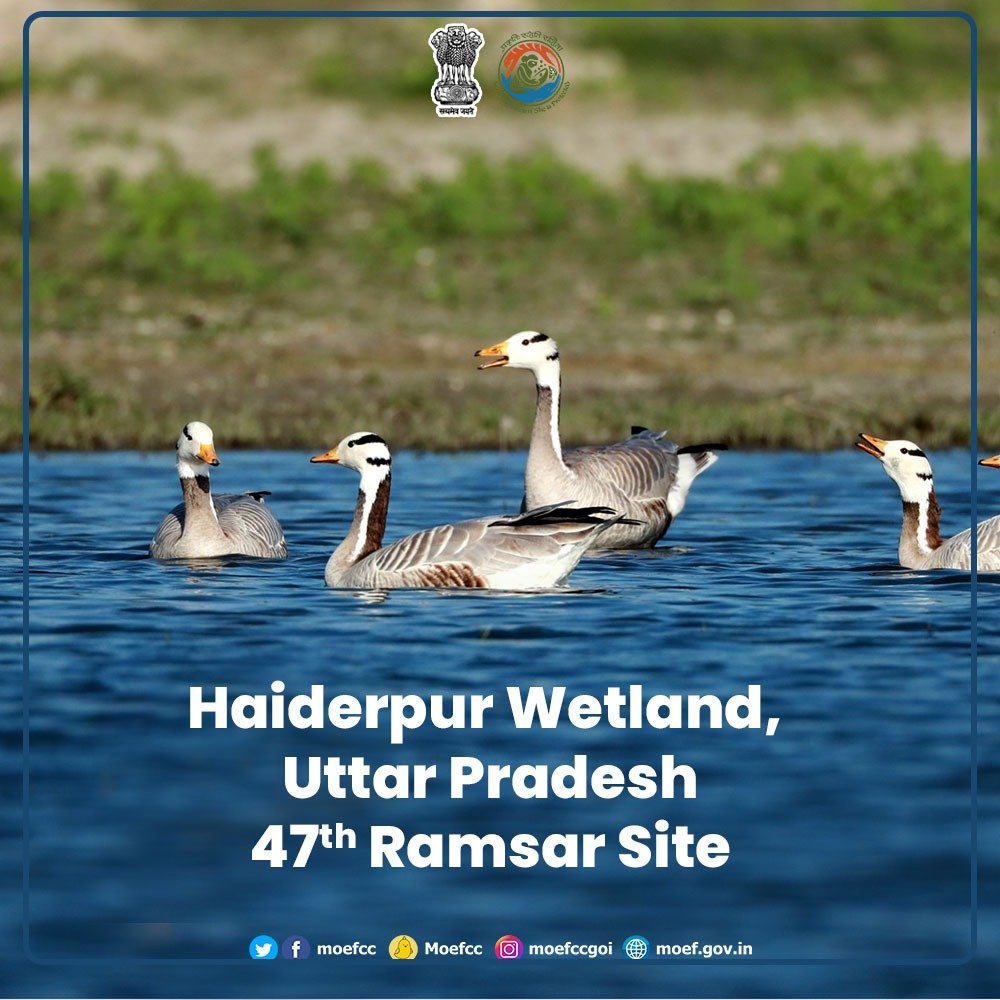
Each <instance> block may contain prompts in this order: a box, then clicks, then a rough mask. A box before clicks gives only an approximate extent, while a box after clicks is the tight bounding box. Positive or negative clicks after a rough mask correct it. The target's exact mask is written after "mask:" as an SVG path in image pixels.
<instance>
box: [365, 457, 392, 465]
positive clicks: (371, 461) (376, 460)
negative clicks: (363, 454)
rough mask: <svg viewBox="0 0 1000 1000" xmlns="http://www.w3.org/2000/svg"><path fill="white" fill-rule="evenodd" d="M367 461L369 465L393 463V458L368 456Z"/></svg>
mask: <svg viewBox="0 0 1000 1000" xmlns="http://www.w3.org/2000/svg"><path fill="white" fill-rule="evenodd" d="M365 461H366V462H367V463H368V464H369V465H392V459H391V458H366V459H365Z"/></svg>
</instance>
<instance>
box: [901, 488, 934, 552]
mask: <svg viewBox="0 0 1000 1000" xmlns="http://www.w3.org/2000/svg"><path fill="white" fill-rule="evenodd" d="M940 526H941V507H940V505H939V504H938V501H937V496H936V495H935V493H934V490H933V489H932V490H931V491H930V492H929V493H928V494H927V495H926V496H924V497H921V498H920V499H919V500H903V528H902V531H901V533H900V536H899V550H900V557H901V561H902V557H903V554H904V552H905V553H908V554H909V555H911V556H913V555H915V556H918V557H926V556H929V555H931V554H932V553H933V552H934V550H935V549H938V548H940V547H941V544H942V539H941V530H940Z"/></svg>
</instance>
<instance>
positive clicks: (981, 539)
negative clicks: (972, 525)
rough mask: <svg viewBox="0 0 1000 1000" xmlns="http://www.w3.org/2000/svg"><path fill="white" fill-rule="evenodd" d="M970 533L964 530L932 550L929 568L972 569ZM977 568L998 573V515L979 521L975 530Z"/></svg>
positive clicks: (999, 540)
mask: <svg viewBox="0 0 1000 1000" xmlns="http://www.w3.org/2000/svg"><path fill="white" fill-rule="evenodd" d="M971 536H972V532H971V531H970V529H968V528H966V529H965V531H960V532H959V533H958V534H957V535H952V536H951V538H949V539H947V540H946V541H945V542H944V543H943V544H942V545H940V546H938V548H936V549H935V550H934V554H933V556H932V559H931V563H930V566H931V567H939V568H946V569H971V568H972V537H971ZM976 545H977V549H978V557H979V558H978V568H979V569H980V570H982V571H985V572H996V571H1000V514H998V515H997V516H996V517H991V518H989V519H988V520H986V521H980V522H979V524H978V525H977V528H976Z"/></svg>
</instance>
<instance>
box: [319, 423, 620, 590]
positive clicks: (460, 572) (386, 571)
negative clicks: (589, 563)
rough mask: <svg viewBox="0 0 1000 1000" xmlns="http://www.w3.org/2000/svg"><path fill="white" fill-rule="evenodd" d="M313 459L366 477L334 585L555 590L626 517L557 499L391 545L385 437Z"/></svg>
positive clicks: (334, 559) (337, 553)
mask: <svg viewBox="0 0 1000 1000" xmlns="http://www.w3.org/2000/svg"><path fill="white" fill-rule="evenodd" d="M311 461H312V462H316V463H332V464H337V465H344V466H346V467H348V468H351V469H354V470H355V471H357V472H359V473H360V475H361V485H360V488H359V491H358V499H357V504H356V506H355V511H354V519H353V521H352V523H351V527H350V529H349V531H348V533H347V536H346V537H345V538H344V540H343V541H342V542H341V543H340V545H338V546H337V548H336V549H335V550H334V552H333V554H332V555H331V556H330V558H329V560H328V561H327V564H326V569H325V571H324V579H325V580H326V583H327V585H328V586H330V587H337V588H347V589H379V590H382V589H386V590H389V589H396V588H412V587H430V588H452V587H460V588H492V589H497V590H539V589H548V588H550V587H555V586H558V585H559V584H561V583H563V582H564V581H565V580H566V578H567V577H568V576H569V574H570V573H571V572H572V571H573V569H574V568H575V567H576V565H577V563H578V562H579V561H580V558H581V557H582V556H583V553H584V552H585V551H587V549H588V548H590V547H591V545H593V544H594V542H595V541H596V540H597V539H598V538H599V537H600V535H601V534H602V533H603V532H604V531H607V530H609V529H610V528H611V527H613V526H614V525H615V524H616V523H617V521H618V519H619V518H620V515H617V514H616V513H615V512H614V511H610V510H605V509H603V508H602V509H598V510H583V509H577V508H572V509H569V508H567V507H566V505H564V504H553V505H548V506H546V507H542V508H540V509H536V510H531V511H528V512H527V513H524V514H518V515H510V516H496V517H477V518H472V519H471V520H467V521H458V522H455V523H452V524H442V525H438V526H436V527H433V528H428V529H426V530H424V531H418V532H416V533H414V534H412V535H408V536H406V537H405V538H401V539H399V540H398V541H395V542H393V543H391V544H390V545H386V546H383V545H382V539H383V537H384V534H385V527H386V521H387V518H388V512H389V494H390V490H391V482H392V472H391V468H392V465H391V456H390V454H389V449H388V446H387V445H386V444H385V442H384V441H383V440H382V439H381V438H380V437H379V436H378V435H376V434H372V433H371V432H368V431H360V432H357V433H355V434H352V435H349V436H348V437H346V438H344V440H343V441H341V442H340V444H339V445H338V446H337V447H336V448H333V449H331V450H330V451H328V452H324V453H323V454H321V455H315V456H314V457H313V458H312V459H311Z"/></svg>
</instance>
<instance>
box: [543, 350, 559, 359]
mask: <svg viewBox="0 0 1000 1000" xmlns="http://www.w3.org/2000/svg"><path fill="white" fill-rule="evenodd" d="M545 360H546V361H558V360H559V352H558V351H553V352H552V353H551V354H548V355H546V357H545Z"/></svg>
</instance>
